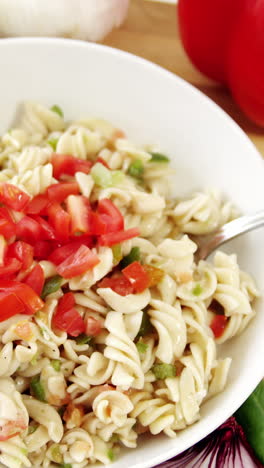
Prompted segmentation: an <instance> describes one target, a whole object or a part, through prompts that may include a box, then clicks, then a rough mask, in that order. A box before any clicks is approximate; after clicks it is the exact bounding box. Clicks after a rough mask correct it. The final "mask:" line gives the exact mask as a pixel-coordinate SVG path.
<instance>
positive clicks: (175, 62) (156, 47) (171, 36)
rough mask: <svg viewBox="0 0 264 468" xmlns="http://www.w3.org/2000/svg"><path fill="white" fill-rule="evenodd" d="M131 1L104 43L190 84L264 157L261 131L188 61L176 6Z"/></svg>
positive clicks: (142, 0)
mask: <svg viewBox="0 0 264 468" xmlns="http://www.w3.org/2000/svg"><path fill="white" fill-rule="evenodd" d="M130 1H131V4H130V8H129V13H128V17H127V20H126V21H125V23H124V24H123V26H122V27H121V28H120V29H118V30H115V31H113V32H112V33H111V34H110V35H108V36H107V38H106V39H105V40H104V44H107V45H110V46H112V47H115V48H117V49H122V50H125V51H127V52H131V53H133V54H135V55H139V56H140V57H144V58H146V59H148V60H150V61H152V62H155V63H157V64H158V65H161V66H162V67H164V68H167V69H168V70H170V71H172V72H173V73H175V74H176V75H178V76H181V77H182V78H184V79H185V80H187V81H189V82H190V83H192V84H193V85H194V86H196V87H197V88H198V89H200V90H201V91H202V92H203V93H205V94H206V95H207V96H209V97H210V98H212V99H213V100H214V101H215V102H216V103H217V104H219V105H220V106H221V107H222V108H223V109H224V110H225V111H226V112H227V113H228V114H229V115H230V116H231V117H232V118H233V119H234V120H235V121H236V122H237V123H238V124H239V125H240V127H242V129H243V130H244V131H245V132H246V133H247V134H248V136H249V137H250V138H251V140H252V141H253V142H254V144H255V145H256V146H257V148H258V150H259V151H260V152H261V153H262V155H263V156H264V130H263V129H260V128H259V127H257V126H256V125H254V124H253V123H252V122H250V121H249V120H248V119H247V117H245V116H244V115H243V113H242V112H241V111H240V110H239V108H238V107H237V106H236V104H235V103H234V101H233V100H232V98H231V96H230V94H229V93H228V91H227V90H226V89H224V88H223V87H220V86H219V85H217V84H215V83H213V82H212V81H210V80H209V79H207V78H206V77H204V76H203V75H201V73H199V72H198V71H197V70H196V69H195V68H194V67H193V66H192V64H191V63H190V61H189V59H188V57H187V56H186V54H185V52H184V50H183V47H182V44H181V40H180V37H179V30H178V24H177V13H176V8H175V6H174V5H166V4H164V3H156V2H148V1H145V0H130Z"/></svg>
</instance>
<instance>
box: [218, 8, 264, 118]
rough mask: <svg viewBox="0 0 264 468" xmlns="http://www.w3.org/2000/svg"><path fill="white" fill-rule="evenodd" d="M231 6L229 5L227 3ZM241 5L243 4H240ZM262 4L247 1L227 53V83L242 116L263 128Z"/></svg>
mask: <svg viewBox="0 0 264 468" xmlns="http://www.w3.org/2000/svg"><path fill="white" fill-rule="evenodd" d="M230 3H231V4H232V2H230ZM242 3H243V2H242ZM263 31H264V3H263V0H259V1H252V2H250V1H248V4H247V8H246V7H245V8H244V10H243V13H242V14H241V15H240V16H237V21H236V24H235V27H234V28H233V34H232V37H231V40H230V44H229V50H228V61H227V69H228V84H229V86H230V89H231V92H232V95H233V97H234V99H235V100H236V102H237V103H238V104H239V106H240V107H241V109H242V110H243V111H244V112H245V114H246V115H247V116H248V117H249V118H250V119H252V120H253V121H254V122H255V123H257V124H258V125H260V126H262V127H264V78H263V76H264V36H263Z"/></svg>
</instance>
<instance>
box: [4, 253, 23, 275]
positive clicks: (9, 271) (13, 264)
mask: <svg viewBox="0 0 264 468" xmlns="http://www.w3.org/2000/svg"><path fill="white" fill-rule="evenodd" d="M21 267H22V263H21V262H19V260H17V259H16V258H7V259H6V260H5V264H4V265H3V266H0V278H3V279H7V278H9V277H10V276H12V275H13V274H15V273H17V272H18V271H19V270H20V269H21Z"/></svg>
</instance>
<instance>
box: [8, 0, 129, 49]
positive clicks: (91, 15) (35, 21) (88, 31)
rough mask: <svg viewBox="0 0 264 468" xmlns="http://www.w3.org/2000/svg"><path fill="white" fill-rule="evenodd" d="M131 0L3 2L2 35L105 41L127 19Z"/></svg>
mask: <svg viewBox="0 0 264 468" xmlns="http://www.w3.org/2000/svg"><path fill="white" fill-rule="evenodd" d="M128 4H129V0H55V1H54V0H0V36H2V37H3V36H5V37H11V36H42V37H43V36H57V37H70V38H74V39H84V40H89V41H98V40H101V39H102V38H103V37H104V36H106V34H108V33H109V32H110V31H111V30H112V29H113V28H115V27H118V26H120V25H121V23H122V21H123V20H124V18H125V16H126V13H127V9H128Z"/></svg>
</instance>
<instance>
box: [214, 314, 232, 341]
mask: <svg viewBox="0 0 264 468" xmlns="http://www.w3.org/2000/svg"><path fill="white" fill-rule="evenodd" d="M227 320H228V318H227V317H226V316H225V315H215V317H214V318H213V320H212V322H211V324H210V328H211V330H212V331H213V334H214V336H215V338H219V337H220V336H222V334H223V333H224V331H225V327H226V324H227Z"/></svg>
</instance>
